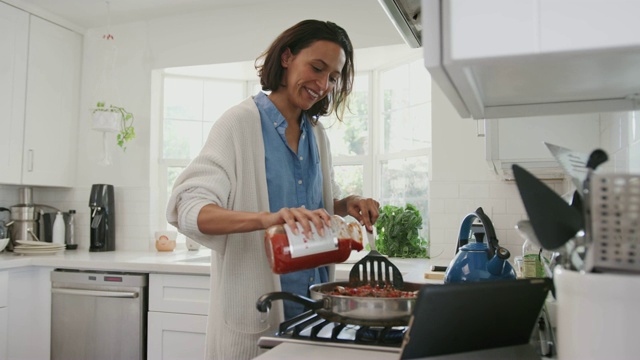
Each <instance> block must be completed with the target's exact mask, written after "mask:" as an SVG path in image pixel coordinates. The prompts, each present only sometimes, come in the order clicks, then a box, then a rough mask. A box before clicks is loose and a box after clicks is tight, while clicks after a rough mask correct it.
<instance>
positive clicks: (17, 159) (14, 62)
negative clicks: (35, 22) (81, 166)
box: [0, 2, 29, 184]
mask: <svg viewBox="0 0 640 360" xmlns="http://www.w3.org/2000/svg"><path fill="white" fill-rule="evenodd" d="M28 36H29V14H27V13H26V12H24V11H21V10H18V9H16V8H14V7H12V6H9V5H6V4H4V3H2V2H0V48H1V49H2V55H0V134H2V141H0V169H2V171H0V183H2V184H19V183H20V180H21V172H22V138H23V134H24V104H25V87H26V84H27V42H28Z"/></svg>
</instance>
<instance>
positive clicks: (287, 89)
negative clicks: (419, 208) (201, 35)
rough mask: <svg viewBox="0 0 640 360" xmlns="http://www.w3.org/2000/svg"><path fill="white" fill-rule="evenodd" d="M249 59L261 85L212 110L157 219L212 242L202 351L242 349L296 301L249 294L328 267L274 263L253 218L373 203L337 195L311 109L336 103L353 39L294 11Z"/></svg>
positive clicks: (367, 218)
mask: <svg viewBox="0 0 640 360" xmlns="http://www.w3.org/2000/svg"><path fill="white" fill-rule="evenodd" d="M258 60H263V63H262V64H258V61H257V62H256V64H257V65H256V68H257V70H258V75H259V77H260V83H261V85H262V89H263V90H264V91H270V93H269V94H268V95H267V94H266V93H264V92H260V93H259V94H257V95H256V96H253V97H251V98H249V99H246V100H244V101H243V102H241V103H240V104H238V105H236V106H234V107H232V108H231V109H229V110H228V111H227V112H226V113H224V114H223V115H222V116H221V118H220V119H219V120H218V121H216V123H215V124H214V126H213V128H212V129H211V132H210V134H209V138H208V139H207V142H206V144H205V146H204V147H203V149H202V150H201V152H200V154H199V155H198V156H197V157H196V158H195V159H194V160H193V161H192V163H191V164H190V165H189V166H188V167H187V168H186V169H185V170H184V171H183V172H182V174H181V175H180V176H179V177H178V179H177V180H176V182H175V185H174V188H173V193H172V195H171V198H170V200H169V205H168V209H167V219H168V221H169V222H170V223H171V224H173V225H174V226H176V227H177V228H178V229H179V230H180V232H182V233H183V234H185V235H186V236H188V237H190V238H192V239H195V240H196V241H198V242H200V243H201V244H203V245H205V246H207V247H209V248H211V249H212V250H213V251H212V265H211V302H210V308H209V321H208V326H207V338H208V339H207V357H208V358H221V359H222V358H224V359H232V358H233V359H241V358H252V357H255V356H257V355H258V354H259V351H260V350H259V348H258V347H257V340H258V338H259V337H260V336H262V335H266V334H273V333H274V332H275V331H276V330H277V325H278V324H279V323H280V322H281V321H282V320H283V317H284V316H285V315H286V317H291V316H294V315H296V314H298V313H300V312H301V311H302V307H301V306H300V305H298V304H289V303H286V304H285V309H284V313H283V309H282V308H281V307H282V303H278V304H275V303H274V306H273V308H272V311H271V313H270V315H269V317H268V319H266V321H265V319H264V316H263V314H261V313H259V312H258V311H257V309H256V307H255V303H256V300H257V299H258V298H259V297H260V296H261V295H263V294H266V293H268V292H272V291H280V290H283V291H290V292H295V293H299V294H302V295H307V294H308V288H309V286H310V285H312V284H315V283H321V282H327V281H330V280H332V278H333V267H332V266H329V267H321V268H317V269H311V270H307V271H302V272H296V273H293V274H287V275H282V276H276V275H274V274H273V273H272V272H271V271H270V268H269V264H268V261H267V258H266V254H265V250H264V245H263V238H264V230H265V229H266V228H268V227H270V226H272V225H278V224H285V223H288V224H289V225H290V226H292V228H295V227H296V226H295V223H296V222H297V223H300V224H301V225H302V229H303V231H304V232H307V233H310V231H311V225H310V224H311V223H313V224H314V226H315V227H316V228H317V229H319V231H320V232H321V233H322V232H323V231H324V229H323V226H324V225H325V224H326V225H329V220H330V215H331V214H338V215H342V216H346V215H351V216H353V217H355V218H356V219H357V220H358V221H360V222H361V223H362V224H364V225H365V227H366V228H367V229H368V230H372V226H373V224H374V223H375V221H376V220H377V218H378V215H379V214H378V208H379V203H378V202H377V201H375V200H373V199H365V198H362V197H359V196H347V197H345V198H340V197H339V196H340V191H339V188H338V186H337V184H336V182H335V181H334V178H333V171H332V164H331V153H330V149H329V142H328V139H327V137H326V134H325V132H324V128H323V126H322V125H321V124H320V123H319V122H318V117H320V116H323V115H327V114H330V113H331V112H335V113H336V114H337V116H338V118H341V117H342V114H343V112H344V110H345V108H346V100H347V97H348V95H349V94H350V92H351V89H352V82H353V76H354V65H353V48H352V46H351V42H350V40H349V37H348V35H347V33H346V32H345V30H344V29H342V28H341V27H339V26H337V25H336V24H334V23H331V22H323V21H317V20H305V21H302V22H300V23H298V24H296V25H294V26H293V27H291V28H289V29H287V30H285V31H284V32H283V33H282V34H281V35H280V36H279V37H278V38H276V40H275V41H274V42H273V43H272V44H271V46H270V47H269V48H268V49H267V50H266V51H265V53H264V54H262V55H261V56H260V58H258Z"/></svg>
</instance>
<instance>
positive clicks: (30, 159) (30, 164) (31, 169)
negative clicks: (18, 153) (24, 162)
mask: <svg viewBox="0 0 640 360" xmlns="http://www.w3.org/2000/svg"><path fill="white" fill-rule="evenodd" d="M27 171H29V172H32V171H33V149H29V164H28V166H27Z"/></svg>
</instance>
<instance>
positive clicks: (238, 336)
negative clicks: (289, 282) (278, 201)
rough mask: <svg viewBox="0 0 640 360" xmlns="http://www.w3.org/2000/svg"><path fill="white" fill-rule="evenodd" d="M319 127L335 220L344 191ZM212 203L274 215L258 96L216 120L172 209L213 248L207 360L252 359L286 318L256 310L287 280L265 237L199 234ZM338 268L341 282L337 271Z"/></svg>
mask: <svg viewBox="0 0 640 360" xmlns="http://www.w3.org/2000/svg"><path fill="white" fill-rule="evenodd" d="M313 129H314V133H315V136H316V139H317V143H318V150H319V154H320V160H321V168H322V175H323V178H324V179H325V181H324V183H323V201H324V204H325V209H326V210H327V211H328V212H329V213H330V214H333V199H334V198H337V197H338V196H339V192H340V190H339V187H338V186H337V184H336V183H335V181H334V177H333V169H332V163H331V153H330V147H329V140H328V138H327V136H326V134H325V132H324V127H323V126H322V124H320V123H318V124H317V125H316V126H314V127H313ZM327 179H330V181H326V180H327ZM211 203H214V204H217V205H219V206H221V207H224V208H226V209H231V210H237V211H250V212H261V211H269V197H268V191H267V180H266V171H265V153H264V143H263V139H262V128H261V122H260V114H259V112H258V108H257V107H256V105H255V103H254V101H253V98H248V99H246V100H244V101H243V102H241V103H240V104H238V105H236V106H234V107H232V108H231V109H229V110H228V111H227V112H225V113H224V114H223V115H222V117H221V118H220V119H219V120H218V121H216V123H215V124H214V126H213V128H212V129H211V132H210V133H209V137H208V139H207V142H206V143H205V145H204V147H203V148H202V150H201V152H200V154H199V155H198V156H197V157H196V158H195V159H194V160H193V161H192V162H191V164H189V166H188V167H187V168H186V169H185V170H184V171H183V172H182V173H181V174H180V176H179V177H178V178H177V179H176V182H175V184H174V188H173V193H172V194H171V197H170V199H169V203H168V207H167V220H168V221H169V223H170V224H172V225H174V226H176V227H177V228H178V230H179V231H180V232H181V233H183V234H184V235H186V236H188V237H190V238H192V239H194V240H196V241H197V242H199V243H201V244H202V245H204V246H206V247H209V248H211V249H212V257H211V258H212V261H211V298H210V304H209V317H208V325H207V350H206V354H207V355H206V356H207V358H208V359H250V358H253V357H255V356H257V355H259V354H260V349H259V348H258V346H257V341H258V338H259V337H260V336H262V335H272V334H274V333H275V332H276V331H277V329H278V324H279V323H280V322H281V321H282V320H283V315H282V314H283V311H282V302H281V301H275V302H274V303H273V306H272V309H271V311H270V314H269V318H268V319H267V321H266V322H265V321H264V318H265V314H262V313H260V312H258V310H257V309H256V301H257V299H258V298H259V297H260V296H261V295H263V294H266V293H269V292H273V291H280V290H281V288H280V279H279V276H277V275H274V274H273V273H272V272H271V269H270V267H269V263H268V261H267V257H266V254H265V248H264V231H254V232H250V233H243V234H231V235H216V236H212V235H206V234H203V233H201V232H200V231H199V229H198V225H197V218H198V213H199V212H200V209H201V208H202V207H203V206H205V205H207V204H211ZM330 269H331V270H330V275H329V276H330V279H333V273H334V272H333V266H332V267H330Z"/></svg>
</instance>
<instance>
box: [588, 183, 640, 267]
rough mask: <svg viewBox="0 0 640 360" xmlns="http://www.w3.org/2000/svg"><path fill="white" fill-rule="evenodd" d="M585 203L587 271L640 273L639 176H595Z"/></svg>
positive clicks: (589, 186)
mask: <svg viewBox="0 0 640 360" xmlns="http://www.w3.org/2000/svg"><path fill="white" fill-rule="evenodd" d="M585 200H586V201H585V217H586V221H585V222H586V226H587V229H586V236H587V239H588V242H587V243H588V244H590V249H589V251H588V252H587V258H586V259H585V260H586V263H585V265H586V269H585V270H587V271H595V272H598V271H620V272H635V273H640V175H630V174H595V173H594V174H592V176H591V177H590V179H589V185H588V194H587V196H585Z"/></svg>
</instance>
